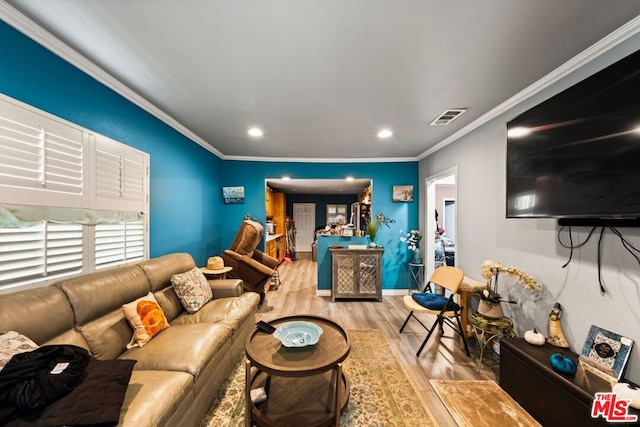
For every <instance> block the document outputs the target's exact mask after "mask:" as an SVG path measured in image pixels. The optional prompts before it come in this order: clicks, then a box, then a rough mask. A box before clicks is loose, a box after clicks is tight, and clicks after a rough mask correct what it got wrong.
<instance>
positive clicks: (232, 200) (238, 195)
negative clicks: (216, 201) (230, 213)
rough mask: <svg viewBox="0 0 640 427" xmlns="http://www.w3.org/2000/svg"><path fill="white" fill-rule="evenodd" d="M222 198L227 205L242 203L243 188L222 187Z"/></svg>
mask: <svg viewBox="0 0 640 427" xmlns="http://www.w3.org/2000/svg"><path fill="white" fill-rule="evenodd" d="M222 198H223V199H224V202H225V203H227V204H237V203H244V187H222Z"/></svg>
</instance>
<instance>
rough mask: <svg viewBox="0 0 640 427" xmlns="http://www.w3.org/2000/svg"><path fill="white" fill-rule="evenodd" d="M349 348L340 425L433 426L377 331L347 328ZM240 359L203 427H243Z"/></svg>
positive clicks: (415, 390) (398, 363) (242, 391)
mask: <svg viewBox="0 0 640 427" xmlns="http://www.w3.org/2000/svg"><path fill="white" fill-rule="evenodd" d="M347 333H348V335H349V339H350V340H351V353H350V354H349V357H347V360H345V362H344V363H343V365H342V366H343V371H344V372H345V374H346V375H347V378H348V379H349V381H350V383H351V394H350V397H349V403H348V405H347V408H346V409H345V411H344V413H343V414H342V416H341V418H340V425H341V426H363V427H364V426H367V427H383V426H384V427H387V426H396V427H409V426H415V427H429V426H436V425H437V423H436V422H435V421H434V418H433V415H432V414H431V411H430V410H429V408H428V407H427V406H426V404H425V402H424V401H423V400H422V398H421V396H420V393H419V392H418V391H417V389H416V386H415V384H414V383H413V382H412V381H411V379H410V378H409V376H408V375H407V372H406V371H405V369H404V367H403V366H402V365H401V364H400V362H399V361H398V359H397V358H396V356H395V354H394V353H393V350H392V349H391V346H390V344H389V341H388V340H387V338H386V336H385V335H384V333H383V332H382V331H381V330H378V329H367V330H355V329H351V330H348V331H347ZM244 383H245V368H244V359H243V360H241V362H240V363H238V365H237V366H236V367H235V368H234V370H233V372H232V374H231V375H230V377H229V379H227V381H226V382H225V383H224V384H223V386H222V387H221V388H220V391H219V392H218V395H217V396H216V400H215V402H214V403H213V406H212V407H211V409H210V410H209V412H208V413H207V415H206V416H205V417H204V419H203V420H202V423H201V426H203V427H204V426H206V427H239V426H244V409H245V404H244Z"/></svg>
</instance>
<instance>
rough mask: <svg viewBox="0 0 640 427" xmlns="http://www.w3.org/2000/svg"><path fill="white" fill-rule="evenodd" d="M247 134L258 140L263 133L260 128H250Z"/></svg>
mask: <svg viewBox="0 0 640 427" xmlns="http://www.w3.org/2000/svg"><path fill="white" fill-rule="evenodd" d="M247 133H248V134H249V135H251V136H252V137H254V138H260V137H261V136H262V135H264V132H262V129H260V128H251V129H249V130H248V131H247Z"/></svg>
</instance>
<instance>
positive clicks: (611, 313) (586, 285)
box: [419, 35, 640, 383]
mask: <svg viewBox="0 0 640 427" xmlns="http://www.w3.org/2000/svg"><path fill="white" fill-rule="evenodd" d="M638 49H640V36H638V35H636V36H634V37H633V38H631V39H629V40H627V41H625V42H624V43H622V44H620V45H618V46H617V47H615V48H613V49H610V50H609V51H608V52H606V53H605V54H603V55H601V56H600V57H599V58H597V59H596V60H593V61H591V62H589V63H588V64H586V65H585V66H583V67H582V68H580V69H579V70H578V71H576V72H574V73H573V74H571V75H570V76H567V77H565V78H564V79H562V80H561V81H559V82H557V83H556V84H554V85H553V86H552V87H550V88H547V89H546V90H544V91H543V92H542V93H539V94H537V95H535V96H533V97H531V98H529V99H528V100H526V101H523V102H522V103H520V105H518V106H517V107H515V108H512V109H511V111H508V112H507V113H505V114H503V115H502V116H500V117H498V118H496V119H494V120H492V121H491V122H489V123H487V124H485V125H483V126H481V127H479V128H477V129H475V130H474V131H473V132H471V133H469V134H467V135H466V136H464V137H462V138H461V139H459V140H457V141H455V142H454V143H452V144H450V145H448V146H446V147H445V148H443V149H441V150H439V151H438V152H436V153H434V154H432V155H430V156H428V157H426V158H424V159H422V160H421V161H420V164H419V170H420V191H421V193H420V194H424V191H425V178H427V177H430V176H432V175H434V174H438V173H440V172H442V171H445V170H447V169H449V168H451V167H454V166H457V170H458V176H457V187H458V195H457V200H456V203H457V214H458V217H457V225H458V226H457V236H456V237H457V242H456V249H457V254H456V264H457V266H458V267H460V268H462V269H463V270H464V272H465V274H466V275H468V276H470V277H473V278H475V279H477V280H482V278H481V276H480V265H481V264H482V262H483V261H484V260H486V259H493V260H495V261H500V262H502V264H503V265H505V266H515V267H518V268H520V269H522V270H524V271H526V272H527V273H529V274H531V275H532V276H533V277H534V278H535V279H536V280H537V281H538V283H540V284H541V285H543V286H544V287H545V288H546V294H545V295H543V296H538V297H535V296H532V295H531V293H526V292H524V291H523V290H522V288H521V287H519V286H518V285H517V284H515V283H511V284H507V283H506V282H507V281H506V280H502V279H501V287H500V290H501V291H506V290H507V288H508V289H509V291H510V292H511V293H512V295H514V296H515V299H517V300H519V301H521V304H519V305H506V304H505V312H507V314H508V315H509V316H511V317H512V319H513V320H514V323H515V324H516V328H517V332H518V334H519V335H520V336H522V334H523V332H524V331H525V330H527V329H530V328H532V327H533V326H535V327H537V328H538V329H539V330H541V331H542V332H543V333H544V334H545V336H546V335H548V320H549V319H548V316H549V312H550V310H551V307H552V305H553V303H554V302H556V301H557V302H559V303H560V304H562V307H563V309H564V310H563V316H562V318H561V322H562V325H563V329H564V332H565V335H566V337H567V340H568V341H569V343H570V344H571V349H572V350H573V351H575V352H576V353H580V352H581V350H582V346H583V343H584V341H585V338H586V336H587V333H588V331H589V328H590V326H591V325H592V324H594V325H597V326H600V327H602V328H604V329H608V330H610V331H613V332H617V333H619V334H621V335H624V336H626V337H628V338H631V339H632V340H634V341H635V344H634V347H636V348H634V349H632V351H631V357H630V361H629V364H628V366H627V371H626V377H627V378H628V379H630V380H631V381H633V382H636V383H640V327H639V326H640V265H639V264H638V262H637V261H636V260H635V259H634V258H633V257H632V256H631V255H630V254H629V253H627V252H626V250H625V249H624V248H623V247H622V245H621V243H620V240H619V239H618V238H617V237H615V236H614V235H613V234H611V233H610V232H606V234H605V237H604V241H603V252H602V276H603V278H604V283H605V286H606V288H607V293H605V294H601V293H600V290H599V286H598V270H597V241H598V239H597V236H592V238H591V240H590V241H589V243H588V244H586V245H585V246H584V247H582V248H580V249H577V250H575V251H574V255H573V261H572V262H571V264H569V266H568V267H567V268H562V265H563V264H564V263H565V262H566V261H567V260H568V257H569V250H568V249H565V248H563V247H562V246H561V245H560V244H559V243H558V231H559V227H558V225H557V221H556V220H553V219H506V218H505V163H506V160H505V159H506V132H505V128H506V126H505V124H506V122H507V121H509V120H510V119H512V118H513V117H515V116H516V115H517V114H519V113H521V112H523V111H525V110H527V109H528V108H531V107H532V106H534V105H536V104H537V103H539V102H541V101H543V100H545V99H546V98H548V97H550V96H552V95H554V94H555V93H557V92H559V91H561V90H562V89H565V88H567V87H569V86H571V85H572V84H575V83H576V82H578V81H580V80H582V79H584V78H585V77H587V76H589V75H591V74H593V73H594V72H596V71H598V70H600V69H602V68H604V67H606V66H607V65H609V64H611V63H613V62H615V61H617V60H618V59H621V58H623V57H624V56H626V55H628V54H630V53H632V52H634V51H636V50H638ZM541 54H543V53H541ZM639 102H640V101H639ZM427 212H432V208H431V207H427ZM420 226H421V229H423V230H424V228H425V206H421V207H420ZM589 230H590V229H589V228H574V234H573V236H574V242H582V241H583V240H584V239H585V237H586V235H587V234H588V231H589ZM622 231H623V234H624V236H625V237H626V238H627V239H628V240H629V241H630V242H631V243H632V244H633V245H634V246H636V247H639V248H640V229H634V228H629V229H622ZM561 237H562V238H563V241H566V240H567V233H566V232H563V233H561Z"/></svg>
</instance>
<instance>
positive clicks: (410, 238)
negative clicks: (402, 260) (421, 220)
mask: <svg viewBox="0 0 640 427" xmlns="http://www.w3.org/2000/svg"><path fill="white" fill-rule="evenodd" d="M420 240H422V232H421V231H420V230H411V231H410V232H409V233H407V235H406V236H405V237H401V238H400V241H402V242H405V243H406V244H407V250H408V251H409V256H408V257H407V258H408V259H409V262H410V263H411V264H422V257H421V255H420Z"/></svg>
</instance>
